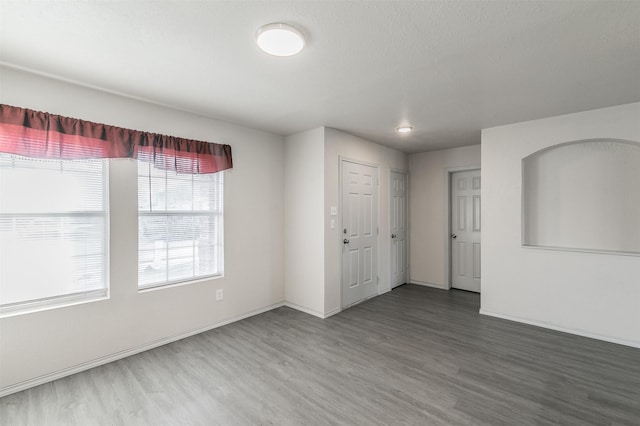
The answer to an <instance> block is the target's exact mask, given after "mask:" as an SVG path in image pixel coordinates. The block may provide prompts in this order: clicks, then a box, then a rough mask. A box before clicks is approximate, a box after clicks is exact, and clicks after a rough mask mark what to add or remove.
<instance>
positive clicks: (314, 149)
mask: <svg viewBox="0 0 640 426" xmlns="http://www.w3.org/2000/svg"><path fill="white" fill-rule="evenodd" d="M284 180H285V228H284V232H285V299H286V300H287V305H289V306H292V307H294V308H297V309H300V310H302V311H305V312H307V313H310V314H313V315H316V316H319V317H322V316H324V228H323V223H324V215H323V212H324V127H320V128H317V129H313V130H308V131H306V132H302V133H298V134H295V135H291V136H288V137H287V138H286V139H285V179H284Z"/></svg>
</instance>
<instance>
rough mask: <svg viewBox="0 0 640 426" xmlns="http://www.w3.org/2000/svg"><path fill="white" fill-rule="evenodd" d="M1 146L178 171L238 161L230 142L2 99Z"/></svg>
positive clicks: (49, 155)
mask: <svg viewBox="0 0 640 426" xmlns="http://www.w3.org/2000/svg"><path fill="white" fill-rule="evenodd" d="M0 152H4V153H7V154H14V155H20V156H24V157H36V158H54V159H62V160H79V159H91V158H135V159H138V160H141V161H145V162H148V163H152V164H154V165H155V166H156V167H158V168H160V169H163V170H173V171H176V172H178V173H189V174H202V173H216V172H219V171H221V170H226V169H230V168H232V167H233V161H232V159H231V146H229V145H221V144H217V143H210V142H203V141H197V140H191V139H183V138H178V137H175V136H166V135H159V134H156V133H149V132H141V131H137V130H129V129H125V128H122V127H115V126H109V125H106V124H99V123H93V122H91V121H85V120H79V119H76V118H69V117H62V116H59V115H54V114H49V113H46V112H39V111H34V110H30V109H26V108H18V107H14V106H10V105H4V104H0Z"/></svg>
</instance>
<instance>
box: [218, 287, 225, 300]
mask: <svg viewBox="0 0 640 426" xmlns="http://www.w3.org/2000/svg"><path fill="white" fill-rule="evenodd" d="M222 299H224V293H223V292H222V289H221V288H219V289H217V290H216V300H222Z"/></svg>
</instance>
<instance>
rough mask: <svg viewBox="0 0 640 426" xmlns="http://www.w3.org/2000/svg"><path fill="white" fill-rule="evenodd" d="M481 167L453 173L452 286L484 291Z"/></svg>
mask: <svg viewBox="0 0 640 426" xmlns="http://www.w3.org/2000/svg"><path fill="white" fill-rule="evenodd" d="M480 186H481V179H480V170H470V171H464V172H455V173H452V174H451V235H450V237H451V286H452V287H454V288H459V289H462V290H469V291H475V292H478V293H479V292H480Z"/></svg>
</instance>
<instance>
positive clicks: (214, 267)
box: [138, 162, 223, 288]
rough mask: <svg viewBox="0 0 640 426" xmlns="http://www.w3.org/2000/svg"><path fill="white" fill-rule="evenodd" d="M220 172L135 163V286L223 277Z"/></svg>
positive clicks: (142, 286)
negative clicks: (200, 172)
mask: <svg viewBox="0 0 640 426" xmlns="http://www.w3.org/2000/svg"><path fill="white" fill-rule="evenodd" d="M222 185H223V176H222V173H215V174H206V175H194V174H180V173H176V172H174V171H167V170H161V169H158V168H155V167H154V166H153V165H151V164H148V163H143V162H138V213H139V216H138V286H139V288H147V287H155V286H159V285H165V284H170V283H176V282H182V281H189V280H193V279H196V278H201V277H208V276H216V275H221V274H222V258H223V250H222V196H223V189H222V188H223V187H222Z"/></svg>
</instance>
